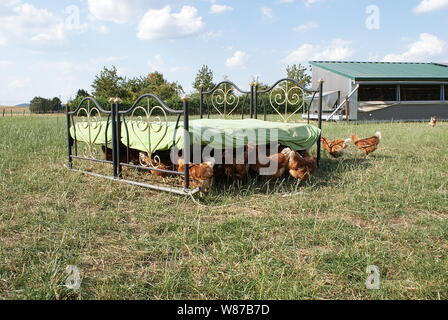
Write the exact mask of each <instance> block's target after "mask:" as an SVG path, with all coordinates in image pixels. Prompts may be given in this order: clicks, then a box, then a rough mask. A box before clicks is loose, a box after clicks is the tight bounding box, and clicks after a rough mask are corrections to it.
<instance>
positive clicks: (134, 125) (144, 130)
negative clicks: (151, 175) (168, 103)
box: [124, 97, 168, 169]
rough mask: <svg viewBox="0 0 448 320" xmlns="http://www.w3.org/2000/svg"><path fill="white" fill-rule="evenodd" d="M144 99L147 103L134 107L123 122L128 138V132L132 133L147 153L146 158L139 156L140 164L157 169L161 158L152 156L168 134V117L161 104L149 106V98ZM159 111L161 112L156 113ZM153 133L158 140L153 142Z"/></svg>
mask: <svg viewBox="0 0 448 320" xmlns="http://www.w3.org/2000/svg"><path fill="white" fill-rule="evenodd" d="M146 99H147V105H146V106H142V105H138V106H136V107H134V109H133V110H132V112H131V114H130V116H129V118H127V117H125V118H124V122H125V125H126V128H127V130H128V140H129V134H132V135H133V136H134V137H136V138H137V139H138V141H139V142H140V143H141V145H142V146H144V151H145V152H146V154H147V157H146V158H142V157H140V165H141V166H145V167H152V168H156V169H157V168H158V167H159V166H160V164H161V160H160V158H159V156H157V155H155V156H153V153H154V151H155V150H157V148H158V147H159V146H160V144H161V143H162V141H163V140H164V139H165V138H166V136H167V134H168V117H167V113H166V111H165V109H164V108H163V107H162V106H159V105H156V106H153V107H151V105H150V101H149V98H148V97H147V98H146ZM159 112H160V113H161V114H160V115H156V113H159ZM154 135H156V136H158V141H156V142H155V143H154V141H153V140H152V139H153V136H154ZM143 136H144V137H145V138H144V139H143V138H142V137H143Z"/></svg>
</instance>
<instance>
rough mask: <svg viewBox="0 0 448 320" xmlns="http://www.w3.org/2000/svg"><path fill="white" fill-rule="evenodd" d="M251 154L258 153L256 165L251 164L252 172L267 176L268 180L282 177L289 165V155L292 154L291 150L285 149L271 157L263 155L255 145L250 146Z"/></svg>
mask: <svg viewBox="0 0 448 320" xmlns="http://www.w3.org/2000/svg"><path fill="white" fill-rule="evenodd" d="M248 150H249V153H253V152H256V156H255V157H254V158H256V164H251V165H250V168H251V170H252V171H254V172H256V173H258V174H260V175H262V176H265V177H266V178H268V179H277V178H280V177H282V176H283V175H284V174H285V172H286V170H287V168H288V164H289V155H290V153H291V152H292V150H291V149H290V148H285V149H283V150H282V151H281V152H279V153H276V154H273V155H271V156H267V155H261V154H260V152H259V150H258V148H257V147H255V146H254V145H253V144H249V145H248Z"/></svg>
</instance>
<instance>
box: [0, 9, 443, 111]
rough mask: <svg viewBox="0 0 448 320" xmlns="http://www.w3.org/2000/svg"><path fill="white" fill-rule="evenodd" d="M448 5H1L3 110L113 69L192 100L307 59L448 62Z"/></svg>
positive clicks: (61, 92) (266, 78)
mask: <svg viewBox="0 0 448 320" xmlns="http://www.w3.org/2000/svg"><path fill="white" fill-rule="evenodd" d="M447 14H448V0H394V1H390V0H389V1H386V0H368V1H364V0H343V1H342V0H257V1H255V0H239V1H238V0H189V1H187V0H165V1H159V0H57V1H56V0H51V1H48V0H47V1H42V0H41V1H39V0H1V2H0V73H1V77H0V105H14V104H18V103H22V102H28V101H29V100H30V99H32V98H33V97H34V96H37V95H40V96H44V97H53V96H60V97H61V98H62V100H63V101H65V100H67V99H68V98H69V97H70V96H73V95H74V94H75V93H76V91H77V89H78V88H84V89H87V90H90V84H91V83H92V80H93V78H94V76H95V75H96V74H97V73H98V72H99V71H100V70H101V68H102V67H103V66H112V65H115V66H117V68H118V70H119V72H120V73H121V74H122V75H123V76H127V77H134V76H142V75H146V74H147V73H148V72H150V71H154V70H158V71H160V72H162V73H164V75H165V76H166V78H168V79H169V80H170V81H178V82H179V83H180V84H182V85H183V87H184V89H185V90H186V91H187V92H188V91H189V90H191V83H192V82H193V80H194V76H195V74H196V72H197V70H198V69H199V68H200V67H201V66H202V65H203V64H207V65H209V66H210V67H211V68H212V70H213V71H214V73H215V81H219V80H222V79H223V78H224V76H228V77H229V78H230V79H231V80H233V81H235V82H236V83H237V84H239V85H240V86H241V87H243V88H246V87H248V84H249V82H250V81H251V80H252V77H253V76H259V77H260V79H261V81H263V82H265V83H271V82H273V81H275V80H277V79H279V78H280V77H283V76H284V69H285V66H286V65H287V64H293V63H302V64H306V65H308V64H307V62H308V61H309V60H350V61H351V60H356V61H431V62H432V61H437V62H448V44H447V41H448V35H447V32H446V30H447V27H448V19H447V18H446V17H447Z"/></svg>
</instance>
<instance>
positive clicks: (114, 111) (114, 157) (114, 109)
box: [110, 99, 118, 179]
mask: <svg viewBox="0 0 448 320" xmlns="http://www.w3.org/2000/svg"><path fill="white" fill-rule="evenodd" d="M110 103H111V121H112V163H113V173H114V178H115V179H117V178H118V166H117V107H116V105H115V102H114V99H111V100H110Z"/></svg>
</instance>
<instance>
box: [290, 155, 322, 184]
mask: <svg viewBox="0 0 448 320" xmlns="http://www.w3.org/2000/svg"><path fill="white" fill-rule="evenodd" d="M288 167H289V173H290V174H291V176H292V177H294V178H295V179H298V180H301V181H307V180H308V179H309V178H310V176H311V174H313V173H314V172H315V171H316V170H317V157H311V156H310V157H302V156H301V155H300V153H298V152H295V151H292V152H291V154H290V157H289V164H288Z"/></svg>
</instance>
